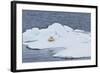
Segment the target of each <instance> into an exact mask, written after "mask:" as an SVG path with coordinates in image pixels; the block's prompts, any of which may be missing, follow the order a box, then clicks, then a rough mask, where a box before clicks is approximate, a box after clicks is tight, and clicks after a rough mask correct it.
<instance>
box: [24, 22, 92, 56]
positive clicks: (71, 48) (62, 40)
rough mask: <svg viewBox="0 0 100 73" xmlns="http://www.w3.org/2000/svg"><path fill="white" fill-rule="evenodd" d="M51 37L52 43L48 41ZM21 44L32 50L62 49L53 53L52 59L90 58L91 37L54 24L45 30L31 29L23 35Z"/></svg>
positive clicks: (82, 32) (81, 31)
mask: <svg viewBox="0 0 100 73" xmlns="http://www.w3.org/2000/svg"><path fill="white" fill-rule="evenodd" d="M50 37H53V39H54V41H52V42H50V41H48V39H49V38H50ZM23 44H25V45H27V46H28V47H29V48H32V49H36V48H38V49H46V48H56V47H63V48H64V49H62V50H60V51H57V49H56V50H55V49H54V51H55V54H54V55H53V56H54V57H89V56H91V36H90V33H87V32H85V31H83V30H79V29H76V30H73V29H72V28H71V27H69V26H66V25H64V26H63V25H62V24H59V23H54V24H52V25H50V26H48V28H46V29H38V28H32V29H28V30H26V32H24V33H23Z"/></svg>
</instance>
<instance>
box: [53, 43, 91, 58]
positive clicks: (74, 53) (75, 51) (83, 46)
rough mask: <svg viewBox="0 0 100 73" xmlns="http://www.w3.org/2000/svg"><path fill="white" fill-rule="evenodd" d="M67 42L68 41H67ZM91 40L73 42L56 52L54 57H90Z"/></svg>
mask: <svg viewBox="0 0 100 73" xmlns="http://www.w3.org/2000/svg"><path fill="white" fill-rule="evenodd" d="M66 44H67V43H66ZM90 46H91V45H90V42H88V43H77V42H76V44H75V43H73V44H72V46H67V48H66V49H64V50H61V51H59V52H56V54H54V55H53V56H54V57H63V58H67V57H75V58H79V57H90V56H91V47H90Z"/></svg>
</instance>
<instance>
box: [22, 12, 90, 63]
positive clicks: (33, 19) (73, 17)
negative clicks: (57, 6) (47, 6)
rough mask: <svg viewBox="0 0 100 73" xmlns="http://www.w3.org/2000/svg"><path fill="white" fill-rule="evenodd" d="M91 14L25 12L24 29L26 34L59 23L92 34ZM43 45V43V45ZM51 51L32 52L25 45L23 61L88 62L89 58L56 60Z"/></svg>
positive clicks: (23, 13)
mask: <svg viewBox="0 0 100 73" xmlns="http://www.w3.org/2000/svg"><path fill="white" fill-rule="evenodd" d="M90 19H91V14H90V13H73V12H56V11H55V12H51V11H32V10H23V12H22V27H23V28H22V29H23V32H25V31H26V30H27V29H31V28H33V27H38V28H47V27H48V26H49V25H51V24H53V23H55V22H57V23H60V24H62V25H67V26H69V27H71V28H73V29H81V30H84V31H87V32H91V29H90V27H91V23H90V22H91V21H90ZM41 44H42V43H41ZM52 54H54V53H51V51H50V50H48V49H44V50H32V49H30V48H28V47H26V46H25V45H23V48H22V61H23V63H28V62H46V61H69V60H86V59H90V57H87V58H55V57H53V56H52Z"/></svg>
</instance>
